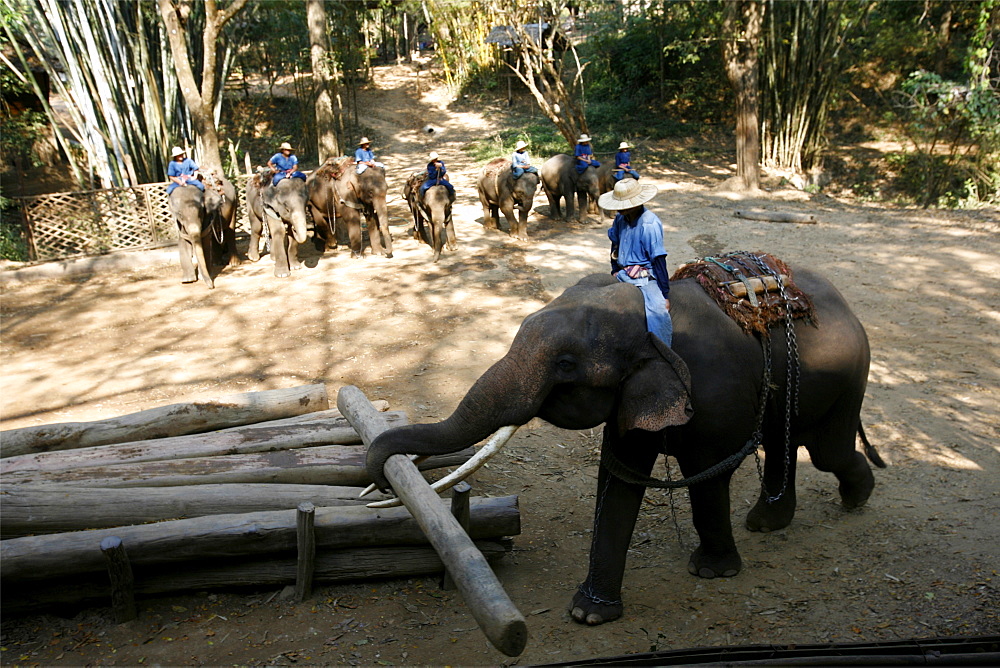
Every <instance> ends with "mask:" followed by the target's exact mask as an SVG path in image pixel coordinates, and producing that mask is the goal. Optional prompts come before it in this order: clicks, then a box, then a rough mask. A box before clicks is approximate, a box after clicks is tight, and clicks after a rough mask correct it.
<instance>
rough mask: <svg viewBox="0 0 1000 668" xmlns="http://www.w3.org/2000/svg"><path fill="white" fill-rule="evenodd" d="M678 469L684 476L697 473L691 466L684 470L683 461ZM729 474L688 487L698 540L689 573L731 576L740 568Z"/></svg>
mask: <svg viewBox="0 0 1000 668" xmlns="http://www.w3.org/2000/svg"><path fill="white" fill-rule="evenodd" d="M699 470H701V469H699ZM681 471H682V472H683V474H684V475H685V476H691V475H694V474H695V473H697V472H698V470H691V469H690V468H688V469H687V470H686V467H685V466H684V463H683V462H681ZM731 477H732V472H730V473H724V474H722V475H719V476H716V477H715V478H711V479H709V480H706V481H705V482H701V483H698V484H697V485H691V487H689V488H688V494H689V495H690V497H691V516H692V520H693V522H694V528H695V530H697V532H698V538H699V539H700V541H701V544H700V545H698V547H697V548H696V549H695V551H694V552H692V553H691V557H690V559H689V561H688V572H689V573H691V574H692V575H697V576H699V577H703V578H715V577H731V576H733V575H736V574H737V573H739V572H740V569H741V568H742V567H743V561H742V560H741V559H740V553H739V550H737V549H736V541H735V540H733V527H732V523H731V522H730V519H729V480H730V478H731Z"/></svg>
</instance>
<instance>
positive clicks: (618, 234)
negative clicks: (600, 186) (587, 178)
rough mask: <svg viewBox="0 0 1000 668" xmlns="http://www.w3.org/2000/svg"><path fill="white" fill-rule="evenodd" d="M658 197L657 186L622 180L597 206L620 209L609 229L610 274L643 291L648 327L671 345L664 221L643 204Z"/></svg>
mask: <svg viewBox="0 0 1000 668" xmlns="http://www.w3.org/2000/svg"><path fill="white" fill-rule="evenodd" d="M655 196H656V186H655V185H653V184H647V185H639V182H638V181H636V180H635V179H623V180H621V181H619V182H618V183H616V184H615V189H614V190H613V191H611V192H608V193H604V194H603V195H601V197H600V198H599V199H598V205H599V206H600V207H601V208H602V209H607V210H610V211H617V212H618V215H616V216H615V220H614V222H613V223H612V224H611V229H609V230H608V238H609V239H611V273H612V274H613V275H614V277H615V278H617V279H618V280H619V281H620V282H622V283H631V284H632V285H634V286H636V287H637V288H639V290H641V291H642V298H643V301H644V303H645V308H646V329H647V330H648V331H649V332H651V333H653V334H656V335H657V336H659V337H660V339H662V340H663V342H664V343H666V344H667V345H668V346H669V345H670V343H671V340H672V339H673V332H674V326H673V322H672V321H671V319H670V275H669V274H668V273H667V251H666V250H665V249H664V248H663V223H661V222H660V219H659V218H658V217H657V216H656V214H655V213H653V212H652V211H650V210H649V209H647V208H646V207H644V206H643V204H645V203H646V202H648V201H649V200H651V199H653V197H655Z"/></svg>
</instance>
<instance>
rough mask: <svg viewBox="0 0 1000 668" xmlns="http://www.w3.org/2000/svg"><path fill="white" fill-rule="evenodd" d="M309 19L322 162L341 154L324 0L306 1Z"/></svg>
mask: <svg viewBox="0 0 1000 668" xmlns="http://www.w3.org/2000/svg"><path fill="white" fill-rule="evenodd" d="M306 14H307V19H308V22H309V44H310V49H309V53H310V56H311V58H312V68H313V82H314V83H315V86H316V105H315V106H316V134H317V153H318V155H319V161H320V163H322V162H323V161H324V160H326V159H327V158H330V157H333V156H337V155H340V146H339V145H338V143H337V131H336V127H335V120H336V117H335V115H334V112H333V95H334V94H336V80H335V79H334V78H333V76H332V75H331V72H330V41H329V39H328V37H327V34H328V33H327V24H326V10H324V9H323V0H306Z"/></svg>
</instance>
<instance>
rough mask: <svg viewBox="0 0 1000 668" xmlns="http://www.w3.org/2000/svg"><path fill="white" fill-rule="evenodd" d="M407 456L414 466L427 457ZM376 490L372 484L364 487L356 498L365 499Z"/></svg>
mask: <svg viewBox="0 0 1000 668" xmlns="http://www.w3.org/2000/svg"><path fill="white" fill-rule="evenodd" d="M408 456H409V458H410V461H412V462H413V463H414V464H419V463H420V462H422V461H424V460H425V459H427V456H425V455H408ZM376 489H377V488H376V487H375V483H372V484H370V485H368V486H367V487H365V488H364V489H363V490H362V491H361V493H360V494H358V498H359V499H360V498H363V497H366V496H368V495H369V494H371V493H372V492H374V491H375V490H376Z"/></svg>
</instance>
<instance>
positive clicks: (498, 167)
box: [483, 158, 510, 184]
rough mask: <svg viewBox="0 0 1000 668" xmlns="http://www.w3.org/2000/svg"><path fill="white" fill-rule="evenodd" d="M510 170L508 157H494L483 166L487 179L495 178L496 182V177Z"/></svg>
mask: <svg viewBox="0 0 1000 668" xmlns="http://www.w3.org/2000/svg"><path fill="white" fill-rule="evenodd" d="M509 171H510V160H508V159H507V158H493V159H492V160H490V161H489V162H488V163H486V164H485V165H484V166H483V176H484V177H485V178H487V179H493V180H494V184H495V183H496V179H498V178H499V177H500V176H501V175H502V174H504V173H505V172H509Z"/></svg>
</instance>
